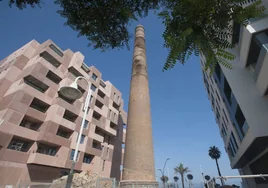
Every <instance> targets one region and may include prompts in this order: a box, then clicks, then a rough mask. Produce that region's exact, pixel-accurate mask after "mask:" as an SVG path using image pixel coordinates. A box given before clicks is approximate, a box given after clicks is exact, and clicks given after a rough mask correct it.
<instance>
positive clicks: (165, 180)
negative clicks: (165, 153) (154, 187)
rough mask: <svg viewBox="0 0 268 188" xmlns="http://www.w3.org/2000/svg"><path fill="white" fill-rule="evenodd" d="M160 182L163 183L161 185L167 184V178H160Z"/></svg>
mask: <svg viewBox="0 0 268 188" xmlns="http://www.w3.org/2000/svg"><path fill="white" fill-rule="evenodd" d="M160 179H161V181H162V182H163V184H165V183H167V182H168V177H167V176H161V178H160Z"/></svg>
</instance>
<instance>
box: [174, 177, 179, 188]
mask: <svg viewBox="0 0 268 188" xmlns="http://www.w3.org/2000/svg"><path fill="white" fill-rule="evenodd" d="M173 179H174V181H175V183H176V186H175V187H179V186H178V181H179V177H178V176H174V178H173Z"/></svg>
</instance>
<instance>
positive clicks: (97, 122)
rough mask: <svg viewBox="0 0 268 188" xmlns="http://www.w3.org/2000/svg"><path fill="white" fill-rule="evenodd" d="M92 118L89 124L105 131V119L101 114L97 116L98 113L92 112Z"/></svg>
mask: <svg viewBox="0 0 268 188" xmlns="http://www.w3.org/2000/svg"><path fill="white" fill-rule="evenodd" d="M92 117H93V118H92V120H91V123H93V124H94V125H97V126H98V127H100V128H102V129H105V123H106V119H105V118H103V117H102V116H101V114H99V113H98V112H96V111H94V112H93V116H92Z"/></svg>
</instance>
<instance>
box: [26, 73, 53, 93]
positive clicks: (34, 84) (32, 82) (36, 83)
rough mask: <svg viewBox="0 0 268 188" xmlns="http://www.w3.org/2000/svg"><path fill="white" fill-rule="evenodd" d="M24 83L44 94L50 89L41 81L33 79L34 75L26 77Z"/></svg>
mask: <svg viewBox="0 0 268 188" xmlns="http://www.w3.org/2000/svg"><path fill="white" fill-rule="evenodd" d="M24 82H25V84H27V85H29V86H31V87H32V88H34V89H36V90H38V91H40V92H42V93H45V92H46V91H47V89H48V88H49V86H48V85H46V84H45V83H43V82H41V81H40V80H38V79H37V78H35V77H33V76H32V75H28V76H26V77H24Z"/></svg>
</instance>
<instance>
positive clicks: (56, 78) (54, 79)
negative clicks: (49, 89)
mask: <svg viewBox="0 0 268 188" xmlns="http://www.w3.org/2000/svg"><path fill="white" fill-rule="evenodd" d="M46 77H47V78H48V79H50V80H51V81H52V82H54V83H55V84H58V83H60V81H61V78H60V77H59V76H58V75H56V74H55V73H54V72H52V71H50V70H49V71H48V73H47V75H46Z"/></svg>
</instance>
